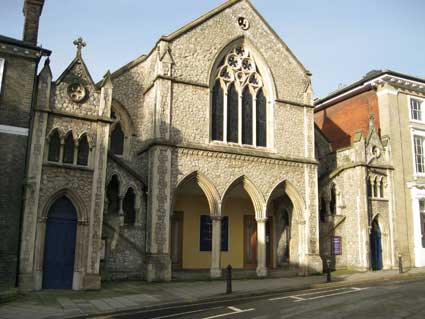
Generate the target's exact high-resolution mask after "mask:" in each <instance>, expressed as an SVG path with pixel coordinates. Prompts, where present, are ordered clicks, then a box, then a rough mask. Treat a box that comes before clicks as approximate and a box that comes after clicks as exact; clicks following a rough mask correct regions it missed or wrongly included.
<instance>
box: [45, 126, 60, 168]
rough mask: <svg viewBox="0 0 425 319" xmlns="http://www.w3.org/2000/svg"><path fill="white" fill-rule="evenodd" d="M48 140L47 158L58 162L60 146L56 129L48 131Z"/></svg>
mask: <svg viewBox="0 0 425 319" xmlns="http://www.w3.org/2000/svg"><path fill="white" fill-rule="evenodd" d="M48 141H49V152H48V156H47V160H48V161H50V162H59V159H60V148H61V138H60V134H59V130H58V129H53V130H52V131H50V134H49V136H48Z"/></svg>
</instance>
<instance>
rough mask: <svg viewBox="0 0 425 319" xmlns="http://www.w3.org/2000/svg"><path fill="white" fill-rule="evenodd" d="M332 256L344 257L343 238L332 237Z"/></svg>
mask: <svg viewBox="0 0 425 319" xmlns="http://www.w3.org/2000/svg"><path fill="white" fill-rule="evenodd" d="M331 244H332V256H336V255H342V244H341V236H331Z"/></svg>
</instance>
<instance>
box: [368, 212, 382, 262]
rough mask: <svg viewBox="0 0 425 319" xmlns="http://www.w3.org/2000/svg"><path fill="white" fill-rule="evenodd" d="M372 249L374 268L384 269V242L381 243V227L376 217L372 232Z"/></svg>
mask: <svg viewBox="0 0 425 319" xmlns="http://www.w3.org/2000/svg"><path fill="white" fill-rule="evenodd" d="M370 250H371V257H372V258H371V259H372V260H371V261H372V270H381V269H382V243H381V229H380V228H379V224H378V222H377V221H376V219H375V220H374V221H373V222H372V232H371V234H370Z"/></svg>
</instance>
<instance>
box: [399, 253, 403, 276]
mask: <svg viewBox="0 0 425 319" xmlns="http://www.w3.org/2000/svg"><path fill="white" fill-rule="evenodd" d="M398 273H399V274H402V273H403V257H402V256H401V255H399V256H398Z"/></svg>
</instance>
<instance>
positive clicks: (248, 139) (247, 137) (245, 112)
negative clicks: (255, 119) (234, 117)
mask: <svg viewBox="0 0 425 319" xmlns="http://www.w3.org/2000/svg"><path fill="white" fill-rule="evenodd" d="M242 144H249V145H252V94H251V92H250V91H249V86H245V89H244V90H243V93H242Z"/></svg>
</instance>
